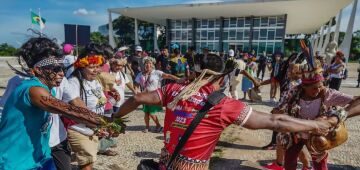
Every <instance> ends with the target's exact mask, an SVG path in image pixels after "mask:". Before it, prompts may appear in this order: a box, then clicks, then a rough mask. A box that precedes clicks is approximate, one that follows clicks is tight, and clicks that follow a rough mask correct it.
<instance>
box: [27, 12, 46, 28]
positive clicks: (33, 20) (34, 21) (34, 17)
mask: <svg viewBox="0 0 360 170" xmlns="http://www.w3.org/2000/svg"><path fill="white" fill-rule="evenodd" d="M45 22H46V20H45V19H44V18H40V16H39V15H37V14H35V13H34V12H31V23H32V24H37V25H40V26H41V25H44V24H45Z"/></svg>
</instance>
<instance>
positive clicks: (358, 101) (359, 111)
mask: <svg viewBox="0 0 360 170" xmlns="http://www.w3.org/2000/svg"><path fill="white" fill-rule="evenodd" d="M346 111H347V112H348V116H347V117H348V118H351V117H355V116H359V115H360V96H356V97H354V99H353V101H351V102H350V104H349V106H347V107H346Z"/></svg>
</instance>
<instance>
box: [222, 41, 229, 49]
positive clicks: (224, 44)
mask: <svg viewBox="0 0 360 170" xmlns="http://www.w3.org/2000/svg"><path fill="white" fill-rule="evenodd" d="M223 50H224V51H229V43H227V42H224V43H223Z"/></svg>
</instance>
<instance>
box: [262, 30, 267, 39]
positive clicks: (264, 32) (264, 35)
mask: <svg viewBox="0 0 360 170" xmlns="http://www.w3.org/2000/svg"><path fill="white" fill-rule="evenodd" d="M266 38H267V29H260V40H266Z"/></svg>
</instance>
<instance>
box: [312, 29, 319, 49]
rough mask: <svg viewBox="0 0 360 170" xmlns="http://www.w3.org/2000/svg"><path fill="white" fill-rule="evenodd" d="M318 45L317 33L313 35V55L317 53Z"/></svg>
mask: <svg viewBox="0 0 360 170" xmlns="http://www.w3.org/2000/svg"><path fill="white" fill-rule="evenodd" d="M318 45H319V32H316V33H315V35H314V46H313V47H314V48H313V50H314V53H315V52H316V51H317V48H318Z"/></svg>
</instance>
